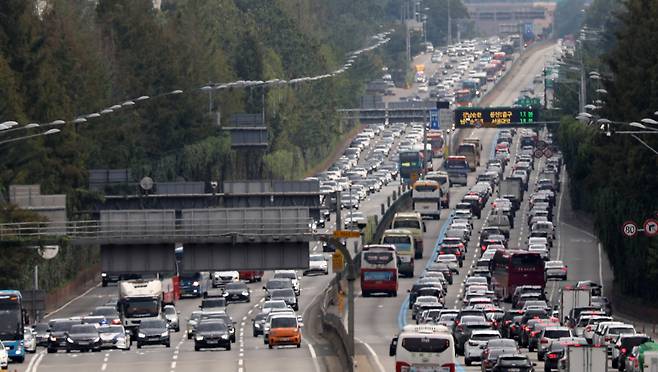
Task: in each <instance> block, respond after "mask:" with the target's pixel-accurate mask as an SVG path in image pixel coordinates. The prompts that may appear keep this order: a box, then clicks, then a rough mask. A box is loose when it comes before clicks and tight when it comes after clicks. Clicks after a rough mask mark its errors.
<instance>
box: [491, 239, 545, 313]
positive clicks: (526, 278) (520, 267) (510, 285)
mask: <svg viewBox="0 0 658 372" xmlns="http://www.w3.org/2000/svg"><path fill="white" fill-rule="evenodd" d="M492 268H493V276H492V278H491V283H492V285H493V287H494V291H495V292H496V296H498V298H502V299H503V300H504V301H508V300H511V298H512V294H514V291H515V290H516V287H518V286H520V285H538V286H541V287H542V288H544V287H546V277H545V275H544V260H543V259H542V258H541V256H540V255H539V253H530V252H528V251H520V250H509V249H498V250H497V251H496V254H495V255H494V258H493V260H492Z"/></svg>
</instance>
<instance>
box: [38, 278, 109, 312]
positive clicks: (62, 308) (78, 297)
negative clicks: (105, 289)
mask: <svg viewBox="0 0 658 372" xmlns="http://www.w3.org/2000/svg"><path fill="white" fill-rule="evenodd" d="M100 285H101V284H100V283H98V284H96V285H95V286H93V287H91V288H89V289H88V290H86V291H85V292H84V293H83V294H81V295H80V296H77V297H75V298H73V299H71V300H70V301H69V302H67V303H65V304H64V305H62V306H60V307H58V308H57V309H55V310H53V311H51V312H50V313H48V314H46V315H44V316H43V319H48V318H49V317H51V316H52V315H53V314H55V313H58V312H60V311H62V310H64V309H65V308H66V307H68V306H69V305H70V304H71V303H72V302H75V301H77V300H79V299H81V298H82V297H84V296H86V295H88V294H89V292H91V291H93V290H94V289H96V288H98V287H100Z"/></svg>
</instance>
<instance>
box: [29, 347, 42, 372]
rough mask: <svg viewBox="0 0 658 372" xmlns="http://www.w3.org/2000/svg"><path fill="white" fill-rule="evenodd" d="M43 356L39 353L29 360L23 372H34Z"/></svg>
mask: <svg viewBox="0 0 658 372" xmlns="http://www.w3.org/2000/svg"><path fill="white" fill-rule="evenodd" d="M44 355H45V352H43V351H42V352H40V353H39V354H37V355H36V356H35V357H34V358H32V359H30V363H29V364H28V365H27V369H26V370H25V372H36V371H37V368H39V364H40V363H41V359H43V356H44Z"/></svg>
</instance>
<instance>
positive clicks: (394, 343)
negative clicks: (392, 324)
mask: <svg viewBox="0 0 658 372" xmlns="http://www.w3.org/2000/svg"><path fill="white" fill-rule="evenodd" d="M397 348H398V338H397V337H393V339H392V340H391V345H390V346H389V348H388V355H389V356H395V352H396V350H397Z"/></svg>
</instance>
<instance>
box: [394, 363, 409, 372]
mask: <svg viewBox="0 0 658 372" xmlns="http://www.w3.org/2000/svg"><path fill="white" fill-rule="evenodd" d="M410 370H411V365H410V364H409V363H405V362H395V372H409V371H410Z"/></svg>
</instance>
